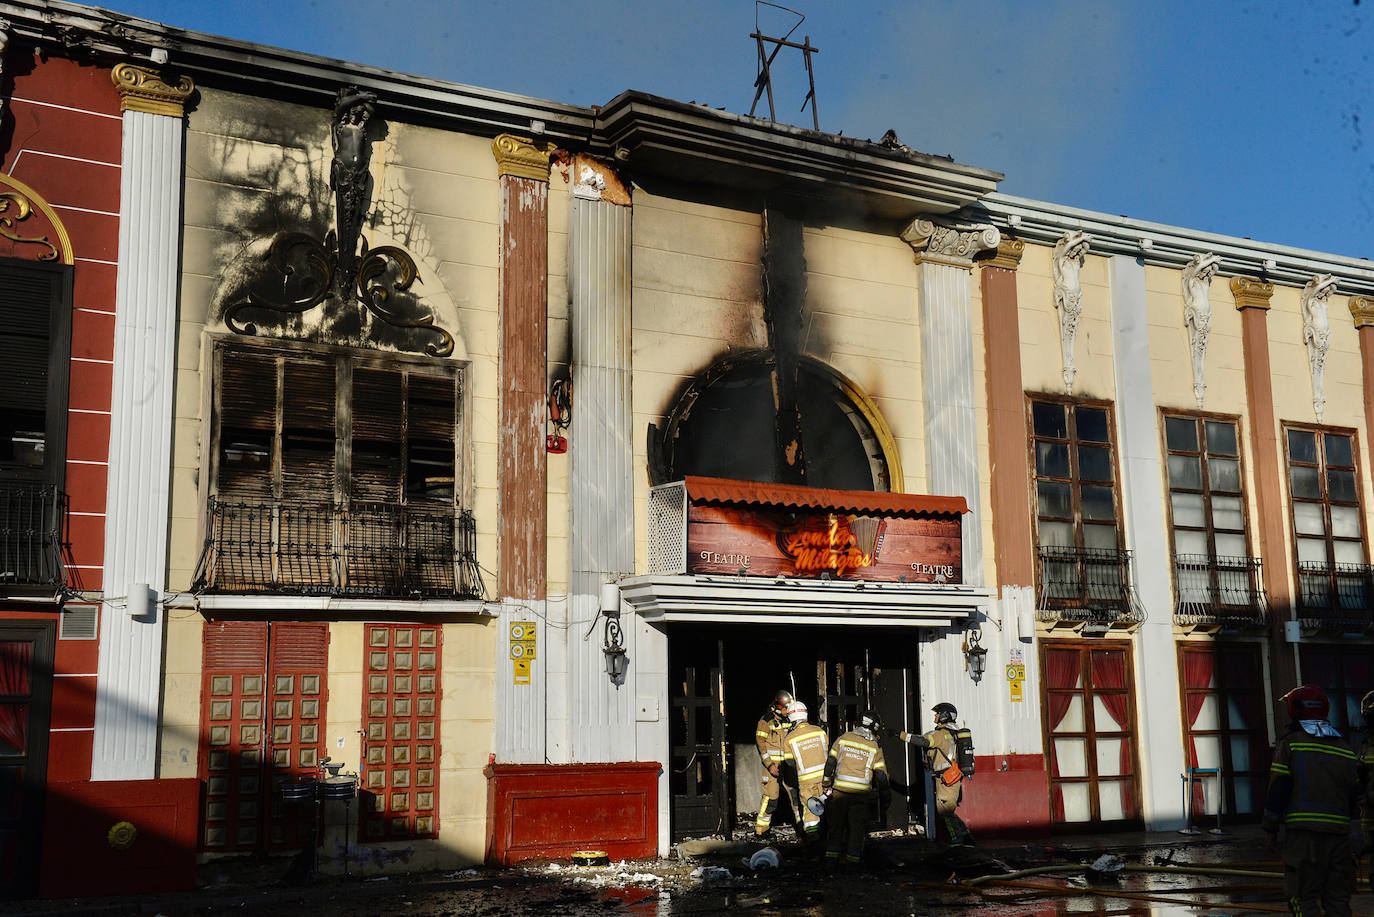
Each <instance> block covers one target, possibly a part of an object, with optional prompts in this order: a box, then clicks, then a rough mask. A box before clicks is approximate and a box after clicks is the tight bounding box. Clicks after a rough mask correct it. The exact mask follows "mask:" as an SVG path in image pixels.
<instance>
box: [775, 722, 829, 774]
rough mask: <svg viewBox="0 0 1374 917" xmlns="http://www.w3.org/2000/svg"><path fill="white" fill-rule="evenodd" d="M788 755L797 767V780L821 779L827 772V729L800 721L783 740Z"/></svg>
mask: <svg viewBox="0 0 1374 917" xmlns="http://www.w3.org/2000/svg"><path fill="white" fill-rule="evenodd" d="M783 744H784V745H785V746H786V748H787V757H788V759H789V760H791V762H792V763H793V764H794V765H796V768H797V780H798V781H806V780H819V779H820V777H821V775H822V774H823V773H825V757H826V745H827V740H826V738H825V730H824V729H822V728H821V727H819V726H813V725H812V724H810V723H798V724H797V726H796V727H795V728H793V730H792V731H791V732H789V733H788V734H787V738H786V739H784V740H783Z"/></svg>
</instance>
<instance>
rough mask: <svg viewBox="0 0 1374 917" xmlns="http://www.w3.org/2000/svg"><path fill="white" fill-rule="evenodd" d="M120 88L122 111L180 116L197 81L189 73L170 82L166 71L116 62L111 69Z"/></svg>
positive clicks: (184, 110) (116, 84) (120, 108)
mask: <svg viewBox="0 0 1374 917" xmlns="http://www.w3.org/2000/svg"><path fill="white" fill-rule="evenodd" d="M110 79H112V80H113V81H114V84H115V89H116V90H117V91H118V92H119V110H120V111H141V112H146V113H148V114H150V115H167V116H168V117H171V118H180V117H181V116H182V115H184V114H186V100H187V99H189V98H190V97H191V93H192V92H195V89H196V84H195V81H194V80H192V79H191V78H190V77H189V76H184V75H183V76H178V77H177V78H176V79H175V80H174V81H173V82H172V83H168V82H167V81H166V79H165V78H164V75H163V74H162V73H160V72H158V71H156V70H151V69H149V68H147V67H140V66H137V65H135V64H130V63H123V64H116V65H115V66H114V69H113V70H111V71H110Z"/></svg>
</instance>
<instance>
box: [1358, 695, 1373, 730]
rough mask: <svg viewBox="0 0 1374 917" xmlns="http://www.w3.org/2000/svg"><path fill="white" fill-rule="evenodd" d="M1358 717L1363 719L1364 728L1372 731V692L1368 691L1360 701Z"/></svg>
mask: <svg viewBox="0 0 1374 917" xmlns="http://www.w3.org/2000/svg"><path fill="white" fill-rule="evenodd" d="M1360 716H1362V717H1364V724H1365V725H1366V726H1368V727H1369V728H1370V729H1374V691H1370V692H1369V693H1368V694H1366V695H1365V696H1364V699H1363V700H1361V701H1360Z"/></svg>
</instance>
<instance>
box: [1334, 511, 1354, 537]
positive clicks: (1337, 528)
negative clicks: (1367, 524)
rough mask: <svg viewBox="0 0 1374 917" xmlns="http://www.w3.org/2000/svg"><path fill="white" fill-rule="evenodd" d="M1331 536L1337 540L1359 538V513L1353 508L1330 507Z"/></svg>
mask: <svg viewBox="0 0 1374 917" xmlns="http://www.w3.org/2000/svg"><path fill="white" fill-rule="evenodd" d="M1331 534H1332V535H1335V536H1336V537H1337V538H1359V537H1360V511H1359V510H1357V509H1356V508H1355V507H1353V506H1333V507H1331Z"/></svg>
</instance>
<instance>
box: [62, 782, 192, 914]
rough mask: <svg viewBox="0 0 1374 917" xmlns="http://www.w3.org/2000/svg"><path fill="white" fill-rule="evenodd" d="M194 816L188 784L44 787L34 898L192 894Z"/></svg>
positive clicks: (63, 784) (80, 784)
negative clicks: (40, 857)
mask: <svg viewBox="0 0 1374 917" xmlns="http://www.w3.org/2000/svg"><path fill="white" fill-rule="evenodd" d="M199 809H200V781H199V780H195V779H189V780H110V781H101V782H98V783H87V782H82V783H49V784H48V796H47V810H46V813H45V815H44V820H43V822H44V823H43V865H42V867H41V872H40V875H39V883H38V893H39V895H40V896H41V897H43V898H72V897H77V896H87V895H136V894H144V893H147V892H165V891H186V890H189V889H192V888H195V884H196V830H197V819H198V817H199V814H200V813H199ZM124 822H127V823H128V824H131V825H133V828H134V832H133V833H132V835H131V834H130V832H129V830H128V829H127V828H126V827H123V826H122V825H121V823H124ZM116 825H121V827H119V828H116V827H115V826H116ZM112 829H113V830H112Z"/></svg>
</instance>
